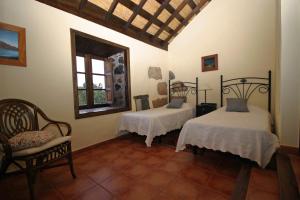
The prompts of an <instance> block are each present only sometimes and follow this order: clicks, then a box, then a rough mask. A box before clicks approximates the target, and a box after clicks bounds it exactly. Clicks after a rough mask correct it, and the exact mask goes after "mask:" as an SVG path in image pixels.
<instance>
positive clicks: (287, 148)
mask: <svg viewBox="0 0 300 200" xmlns="http://www.w3.org/2000/svg"><path fill="white" fill-rule="evenodd" d="M280 150H281V151H282V152H284V153H286V154H293V155H299V156H300V151H299V149H298V148H297V147H291V146H285V145H281V146H280Z"/></svg>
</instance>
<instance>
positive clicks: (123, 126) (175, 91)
mask: <svg viewBox="0 0 300 200" xmlns="http://www.w3.org/2000/svg"><path fill="white" fill-rule="evenodd" d="M178 84H179V83H178V82H175V83H172V84H171V81H169V100H170V99H172V98H185V99H186V97H187V96H188V95H195V96H196V103H198V79H197V78H196V82H195V83H192V82H180V85H178ZM194 116H195V106H194V105H192V104H190V103H184V104H183V105H182V107H181V108H178V109H170V108H167V106H163V107H160V108H153V109H149V110H143V111H137V112H126V113H123V114H122V116H121V121H120V126H119V133H120V134H122V133H124V132H125V133H127V132H130V133H137V134H139V135H143V136H146V140H145V143H146V145H147V146H148V147H151V143H152V141H153V139H154V137H156V136H161V135H165V134H167V133H168V132H170V131H173V130H176V129H180V128H181V127H182V126H183V124H184V123H185V122H186V121H187V120H189V119H191V118H193V117H194Z"/></svg>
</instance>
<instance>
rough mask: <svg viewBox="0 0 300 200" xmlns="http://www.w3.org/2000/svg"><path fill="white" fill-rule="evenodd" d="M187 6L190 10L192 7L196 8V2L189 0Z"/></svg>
mask: <svg viewBox="0 0 300 200" xmlns="http://www.w3.org/2000/svg"><path fill="white" fill-rule="evenodd" d="M189 6H190V7H191V8H192V10H193V9H195V8H196V6H197V5H196V3H195V2H194V1H193V0H190V1H189Z"/></svg>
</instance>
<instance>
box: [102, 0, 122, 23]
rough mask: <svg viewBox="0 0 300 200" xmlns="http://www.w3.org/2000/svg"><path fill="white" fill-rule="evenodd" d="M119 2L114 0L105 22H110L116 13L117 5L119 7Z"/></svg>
mask: <svg viewBox="0 0 300 200" xmlns="http://www.w3.org/2000/svg"><path fill="white" fill-rule="evenodd" d="M118 3H119V1H118V0H113V2H112V3H111V4H110V7H109V9H108V11H107V14H106V16H105V20H106V21H107V20H109V19H110V18H111V16H112V14H113V12H114V11H115V9H116V7H117V5H118Z"/></svg>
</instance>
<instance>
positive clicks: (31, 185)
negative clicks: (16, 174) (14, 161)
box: [26, 169, 35, 200]
mask: <svg viewBox="0 0 300 200" xmlns="http://www.w3.org/2000/svg"><path fill="white" fill-rule="evenodd" d="M26 176H27V183H28V187H29V194H30V199H31V200H34V199H35V196H34V182H35V181H34V179H35V177H34V176H35V175H34V172H33V171H32V170H31V169H27V171H26Z"/></svg>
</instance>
